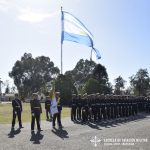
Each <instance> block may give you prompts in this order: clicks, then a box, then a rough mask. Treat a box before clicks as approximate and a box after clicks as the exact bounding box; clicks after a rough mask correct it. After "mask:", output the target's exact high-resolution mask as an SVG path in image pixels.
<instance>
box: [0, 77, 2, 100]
mask: <svg viewBox="0 0 150 150" xmlns="http://www.w3.org/2000/svg"><path fill="white" fill-rule="evenodd" d="M2 83H3V81H2V80H1V78H0V101H1V96H2V88H1V85H2Z"/></svg>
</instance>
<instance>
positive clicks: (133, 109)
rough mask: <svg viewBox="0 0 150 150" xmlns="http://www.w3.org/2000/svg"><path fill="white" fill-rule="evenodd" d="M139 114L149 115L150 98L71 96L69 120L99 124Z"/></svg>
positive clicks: (94, 95) (97, 95)
mask: <svg viewBox="0 0 150 150" xmlns="http://www.w3.org/2000/svg"><path fill="white" fill-rule="evenodd" d="M139 112H147V113H150V97H143V96H139V97H137V96H128V95H124V96H120V95H100V94H99V93H97V94H91V95H87V94H85V95H84V96H83V97H81V95H78V96H76V95H73V96H72V104H71V120H72V121H82V122H88V121H92V122H100V121H102V120H106V119H115V118H122V117H129V116H136V115H137V114H138V113H139Z"/></svg>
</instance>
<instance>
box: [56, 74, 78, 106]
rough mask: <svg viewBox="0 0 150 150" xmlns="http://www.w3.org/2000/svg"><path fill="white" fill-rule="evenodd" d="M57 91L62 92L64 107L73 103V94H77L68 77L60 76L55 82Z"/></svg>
mask: <svg viewBox="0 0 150 150" xmlns="http://www.w3.org/2000/svg"><path fill="white" fill-rule="evenodd" d="M55 90H56V91H59V92H60V95H61V99H62V103H63V105H69V104H70V103H71V97H72V94H73V93H75V94H77V91H76V88H75V86H74V84H73V82H72V80H71V78H70V77H69V76H67V75H62V74H61V75H59V76H58V77H57V79H56V81H55Z"/></svg>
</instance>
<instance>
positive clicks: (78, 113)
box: [77, 95, 82, 120]
mask: <svg viewBox="0 0 150 150" xmlns="http://www.w3.org/2000/svg"><path fill="white" fill-rule="evenodd" d="M81 108H82V103H81V95H79V96H78V97H77V119H78V120H81Z"/></svg>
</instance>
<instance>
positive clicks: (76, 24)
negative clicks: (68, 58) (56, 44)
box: [61, 11, 101, 59]
mask: <svg viewBox="0 0 150 150" xmlns="http://www.w3.org/2000/svg"><path fill="white" fill-rule="evenodd" d="M64 40H66V41H72V42H76V43H80V44H84V45H86V46H88V47H92V49H93V50H94V51H95V53H96V57H97V59H100V58H101V56H100V53H99V51H98V50H96V49H95V48H94V46H93V35H92V34H91V33H90V31H88V29H87V28H86V27H85V26H84V25H83V23H82V22H81V21H79V20H78V19H77V18H76V17H74V16H73V15H72V14H70V13H68V12H65V11H62V38H61V42H62V43H63V41H64Z"/></svg>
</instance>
